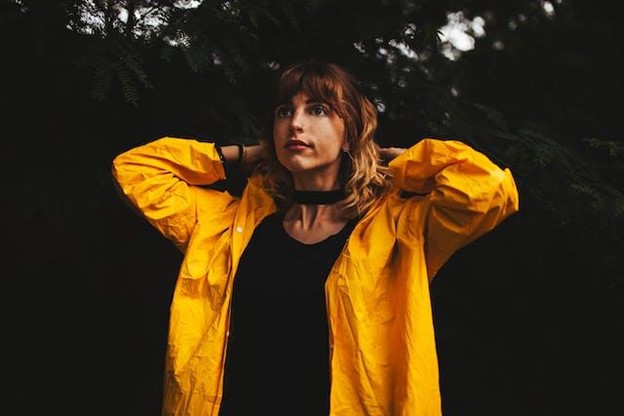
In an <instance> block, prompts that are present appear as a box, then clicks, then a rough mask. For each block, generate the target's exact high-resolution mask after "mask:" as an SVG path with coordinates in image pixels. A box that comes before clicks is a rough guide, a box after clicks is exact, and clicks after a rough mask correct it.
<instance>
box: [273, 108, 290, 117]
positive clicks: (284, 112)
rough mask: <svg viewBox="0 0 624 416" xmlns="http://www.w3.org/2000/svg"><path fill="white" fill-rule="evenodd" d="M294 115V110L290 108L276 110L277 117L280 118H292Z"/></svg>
mask: <svg viewBox="0 0 624 416" xmlns="http://www.w3.org/2000/svg"><path fill="white" fill-rule="evenodd" d="M291 114H292V109H291V108H288V107H280V108H278V109H277V110H275V115H276V116H277V117H279V118H284V117H290V115H291Z"/></svg>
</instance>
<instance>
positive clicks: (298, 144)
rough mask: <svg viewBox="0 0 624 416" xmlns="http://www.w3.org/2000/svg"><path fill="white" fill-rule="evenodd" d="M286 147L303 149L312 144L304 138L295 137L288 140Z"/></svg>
mask: <svg viewBox="0 0 624 416" xmlns="http://www.w3.org/2000/svg"><path fill="white" fill-rule="evenodd" d="M284 147H285V148H286V149H291V150H303V149H306V148H308V147H310V145H309V144H307V143H306V142H304V141H303V140H297V139H293V140H288V141H287V142H286V145H285V146H284Z"/></svg>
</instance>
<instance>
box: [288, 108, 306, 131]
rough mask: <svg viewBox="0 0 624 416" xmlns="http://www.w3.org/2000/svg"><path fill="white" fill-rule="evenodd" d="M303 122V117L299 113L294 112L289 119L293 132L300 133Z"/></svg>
mask: <svg viewBox="0 0 624 416" xmlns="http://www.w3.org/2000/svg"><path fill="white" fill-rule="evenodd" d="M303 122H304V117H303V114H302V113H301V112H300V111H295V112H294V113H293V115H292V118H291V119H290V128H291V129H292V130H293V131H302V130H303Z"/></svg>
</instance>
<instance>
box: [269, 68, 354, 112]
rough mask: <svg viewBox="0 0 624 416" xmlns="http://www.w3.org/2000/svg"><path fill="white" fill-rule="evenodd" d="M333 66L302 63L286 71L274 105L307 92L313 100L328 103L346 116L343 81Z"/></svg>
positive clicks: (334, 109) (284, 102)
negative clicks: (343, 100)
mask: <svg viewBox="0 0 624 416" xmlns="http://www.w3.org/2000/svg"><path fill="white" fill-rule="evenodd" d="M341 81H342V80H341V76H340V74H339V73H338V72H336V71H334V70H333V69H332V68H331V67H327V66H323V67H321V66H318V65H310V64H308V65H305V66H303V65H301V66H297V67H294V68H292V69H290V70H289V71H286V72H285V73H284V74H283V75H282V78H281V80H280V82H279V85H278V88H277V93H276V96H275V103H274V107H277V106H278V105H282V104H286V103H288V102H290V100H291V99H292V97H294V96H295V95H297V94H300V93H305V94H306V95H307V96H308V97H309V98H310V99H311V100H313V101H318V102H323V103H327V104H328V105H329V106H330V107H331V108H332V110H333V111H335V112H336V113H337V114H338V116H340V117H341V118H344V116H345V111H344V103H343V102H342V99H343V97H344V90H343V83H342V82H344V81H342V82H341Z"/></svg>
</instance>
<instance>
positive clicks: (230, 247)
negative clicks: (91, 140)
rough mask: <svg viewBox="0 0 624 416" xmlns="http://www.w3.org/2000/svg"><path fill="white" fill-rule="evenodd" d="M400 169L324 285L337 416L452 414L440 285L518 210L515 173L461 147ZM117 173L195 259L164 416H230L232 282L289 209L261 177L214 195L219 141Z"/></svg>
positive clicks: (181, 285)
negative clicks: (439, 318) (251, 245)
mask: <svg viewBox="0 0 624 416" xmlns="http://www.w3.org/2000/svg"><path fill="white" fill-rule="evenodd" d="M390 168H391V170H392V174H393V177H394V189H393V190H392V192H390V193H388V194H387V195H386V196H385V197H384V198H382V199H381V200H380V201H379V202H378V203H377V204H376V205H374V206H373V208H371V210H370V211H369V212H368V213H367V214H366V215H365V216H364V218H362V219H361V220H360V221H359V222H358V224H357V225H356V227H355V229H354V230H353V232H352V233H351V235H350V237H349V238H348V241H347V243H346V244H345V247H344V248H343V250H342V253H341V255H340V256H339V257H338V259H337V260H336V262H335V264H334V266H333V268H332V270H331V272H330V275H329V276H328V279H327V282H326V285H325V291H326V297H327V310H328V319H329V326H330V345H329V346H328V347H329V348H330V350H331V377H332V381H331V398H330V402H331V411H330V413H331V415H332V416H354V415H357V416H359V415H362V416H364V415H367V416H373V415H393V416H394V415H404V416H439V415H441V414H442V411H441V399H440V389H439V383H438V362H437V355H436V346H435V339H434V327H433V317H432V310H431V304H430V294H429V283H430V281H431V279H432V278H433V276H434V275H435V273H436V272H437V271H438V269H439V268H440V267H441V266H442V264H443V263H444V262H445V261H446V260H447V259H448V258H449V256H450V255H451V254H452V253H453V252H455V251H456V250H457V249H459V248H460V247H462V246H464V245H466V244H467V243H469V242H471V241H473V240H475V239H476V238H477V237H479V236H481V235H483V234H484V233H486V232H488V231H489V230H492V229H493V228H494V227H495V226H496V225H498V224H499V223H500V222H501V221H503V220H504V219H505V218H506V217H508V216H509V215H510V214H512V213H514V212H516V211H517V210H518V193H517V189H516V185H515V183H514V180H513V177H512V175H511V172H510V171H509V170H508V169H504V170H503V169H501V168H499V167H498V166H496V165H495V164H494V163H492V162H491V161H490V160H489V159H488V158H486V157H485V156H484V155H483V154H481V153H478V152H476V151H475V150H473V149H472V148H470V147H468V146H467V145H465V144H463V143H461V142H458V141H455V140H436V139H423V140H421V141H420V142H418V143H417V144H415V145H414V146H412V147H411V148H409V149H408V150H407V151H405V152H404V153H403V154H401V155H400V156H399V157H397V158H395V159H394V160H393V161H392V162H391V163H390ZM113 176H114V178H115V179H116V181H117V183H118V184H119V185H120V188H121V190H122V191H123V193H124V194H125V195H126V196H127V198H128V199H129V201H130V202H131V203H132V204H133V205H134V206H135V207H136V208H138V210H139V211H140V212H141V213H142V214H143V216H144V217H145V218H146V219H147V220H148V221H149V222H150V223H151V224H152V225H153V226H154V227H155V228H156V229H158V230H159V231H160V232H161V233H162V234H163V235H164V236H165V237H167V238H169V239H170V240H172V241H173V242H174V243H175V244H176V245H177V246H178V247H179V248H180V249H181V250H182V251H183V252H184V253H185V254H184V260H183V263H182V265H181V268H180V271H179V276H178V279H177V283H176V287H175V292H174V296H173V301H172V304H171V309H170V323H169V336H168V348H167V359H166V367H165V382H164V403H163V415H192V416H200V415H202V416H203V415H217V414H218V409H219V405H220V401H221V392H222V382H223V370H224V361H225V352H226V343H227V337H228V322H229V314H230V299H231V292H232V282H233V278H234V276H235V274H236V269H237V267H238V263H239V259H240V257H241V254H242V253H243V249H244V248H245V246H246V245H247V243H248V242H249V240H250V238H251V235H252V232H253V230H254V228H255V227H256V226H257V225H258V224H259V223H260V222H261V221H262V219H263V218H264V217H266V216H267V215H269V214H270V213H272V212H274V211H275V210H276V207H275V205H274V203H273V201H272V199H271V197H270V196H269V195H268V194H267V193H266V192H265V191H264V190H263V188H262V187H261V180H260V178H259V177H257V176H252V177H251V178H250V179H249V181H248V183H247V186H246V187H245V189H244V191H243V193H242V195H241V196H240V197H236V196H232V195H230V194H229V193H227V192H224V191H218V190H215V189H209V188H208V187H206V185H210V184H213V183H215V182H216V181H218V180H221V179H224V178H225V172H224V169H223V166H222V164H221V162H220V161H219V157H218V154H217V151H216V148H215V145H214V144H212V143H206V142H199V141H196V140H191V139H181V138H171V137H164V138H161V139H158V140H156V141H153V142H151V143H148V144H145V145H143V146H139V147H137V148H134V149H131V150H129V151H127V152H125V153H122V154H120V155H119V156H117V157H116V158H115V160H114V162H113ZM402 191H407V192H410V194H409V196H406V195H405V193H404V192H402ZM258 279H262V271H259V272H258ZM284 313H288V311H284ZM302 407H305V404H303V403H302ZM263 414H265V413H264V412H263ZM266 414H270V411H269V413H266ZM293 414H297V412H294V413H293Z"/></svg>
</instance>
